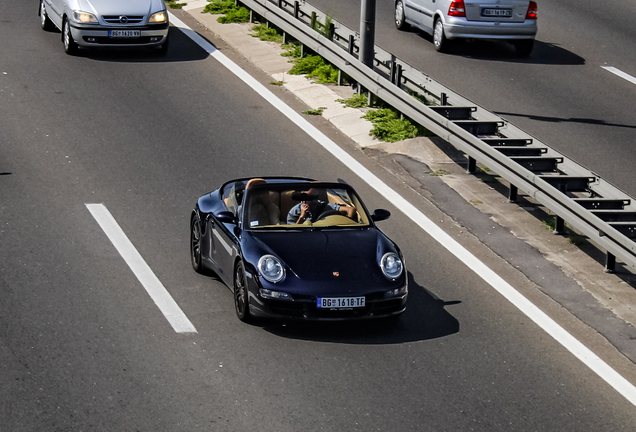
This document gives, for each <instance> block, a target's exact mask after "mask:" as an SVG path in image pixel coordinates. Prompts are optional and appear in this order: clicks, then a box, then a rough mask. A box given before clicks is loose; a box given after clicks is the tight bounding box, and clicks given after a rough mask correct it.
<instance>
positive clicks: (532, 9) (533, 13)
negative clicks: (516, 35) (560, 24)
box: [526, 1, 539, 19]
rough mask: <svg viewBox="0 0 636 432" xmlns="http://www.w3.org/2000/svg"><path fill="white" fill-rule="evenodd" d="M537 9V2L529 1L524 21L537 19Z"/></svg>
mask: <svg viewBox="0 0 636 432" xmlns="http://www.w3.org/2000/svg"><path fill="white" fill-rule="evenodd" d="M538 9H539V7H538V6H537V2H533V1H531V2H530V4H529V5H528V12H527V13H526V19H537V12H538Z"/></svg>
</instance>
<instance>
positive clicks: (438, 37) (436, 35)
mask: <svg viewBox="0 0 636 432" xmlns="http://www.w3.org/2000/svg"><path fill="white" fill-rule="evenodd" d="M433 44H434V45H435V49H436V50H437V51H440V52H441V51H443V50H444V48H445V47H446V36H445V35H444V23H443V22H442V20H441V19H438V20H437V21H435V30H434V31H433Z"/></svg>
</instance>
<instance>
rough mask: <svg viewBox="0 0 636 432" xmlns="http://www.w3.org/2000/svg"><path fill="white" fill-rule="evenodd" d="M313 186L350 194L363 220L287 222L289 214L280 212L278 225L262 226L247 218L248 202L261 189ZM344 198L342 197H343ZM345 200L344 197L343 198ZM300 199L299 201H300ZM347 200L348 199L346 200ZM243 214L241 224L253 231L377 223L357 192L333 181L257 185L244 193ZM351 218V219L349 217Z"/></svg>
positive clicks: (352, 227) (304, 188) (299, 188)
mask: <svg viewBox="0 0 636 432" xmlns="http://www.w3.org/2000/svg"><path fill="white" fill-rule="evenodd" d="M311 188H318V189H325V190H330V189H336V190H338V189H339V190H344V191H345V192H346V194H347V195H348V197H349V199H350V200H351V203H350V204H352V205H353V206H354V207H355V208H356V210H357V211H358V212H359V213H360V218H361V221H362V222H353V223H350V224H346V225H345V224H336V225H313V223H311V222H309V223H308V224H307V223H305V224H287V214H280V216H279V219H280V223H279V224H277V225H262V226H250V221H248V220H247V216H248V215H247V211H245V207H246V203H248V202H249V201H248V200H249V199H251V197H252V194H255V193H258V192H259V191H263V190H268V191H272V192H279V193H280V192H283V191H285V192H289V191H290V190H295V191H297V192H300V191H307V190H309V189H311ZM341 199H342V197H341ZM343 201H344V199H343ZM299 202H300V201H297V203H299ZM345 202H346V201H345ZM241 208H242V209H241V214H239V215H238V216H239V220H240V222H241V226H242V229H243V230H246V231H253V232H264V231H267V232H271V231H279V232H280V231H315V230H330V229H333V230H341V229H368V228H371V227H374V226H375V224H374V222H373V219H372V218H371V214H370V213H369V211H368V210H367V207H366V206H365V205H364V202H363V201H362V199H361V198H360V196H359V195H358V194H357V192H356V191H355V190H354V189H353V187H351V186H350V185H348V184H346V183H331V182H315V181H314V182H293V183H292V182H272V183H267V184H261V185H255V186H252V187H250V188H249V189H248V190H246V191H245V193H244V195H243V202H242V205H241ZM278 209H279V211H280V205H278ZM342 217H345V218H346V216H344V215H343V216H342ZM349 220H351V219H349ZM365 220H366V222H365Z"/></svg>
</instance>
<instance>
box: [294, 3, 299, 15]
mask: <svg viewBox="0 0 636 432" xmlns="http://www.w3.org/2000/svg"><path fill="white" fill-rule="evenodd" d="M299 14H300V3H299V2H298V0H296V1H295V2H294V18H296V19H298V15H299Z"/></svg>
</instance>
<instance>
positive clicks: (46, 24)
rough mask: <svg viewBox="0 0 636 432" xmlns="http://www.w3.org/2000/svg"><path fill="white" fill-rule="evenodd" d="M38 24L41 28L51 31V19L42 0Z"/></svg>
mask: <svg viewBox="0 0 636 432" xmlns="http://www.w3.org/2000/svg"><path fill="white" fill-rule="evenodd" d="M40 26H41V27H42V30H46V31H51V30H53V28H54V25H53V21H51V19H50V18H49V16H48V15H47V14H46V6H44V0H40Z"/></svg>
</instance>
